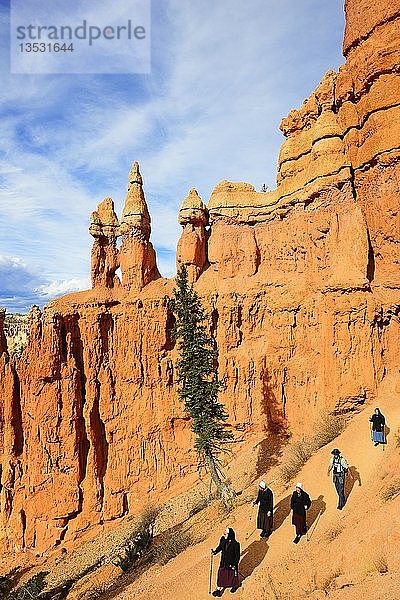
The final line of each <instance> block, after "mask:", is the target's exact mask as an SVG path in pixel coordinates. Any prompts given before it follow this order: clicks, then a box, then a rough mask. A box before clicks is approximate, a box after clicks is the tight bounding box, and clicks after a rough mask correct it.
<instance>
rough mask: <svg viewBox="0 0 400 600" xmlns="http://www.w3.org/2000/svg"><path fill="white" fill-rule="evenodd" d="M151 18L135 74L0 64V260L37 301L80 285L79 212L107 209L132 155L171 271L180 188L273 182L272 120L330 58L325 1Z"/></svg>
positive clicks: (190, 10)
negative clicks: (49, 71)
mask: <svg viewBox="0 0 400 600" xmlns="http://www.w3.org/2000/svg"><path fill="white" fill-rule="evenodd" d="M116 1H117V4H121V5H122V4H124V1H123V0H116ZM152 12H153V17H152V72H151V74H150V75H149V76H146V75H140V76H89V75H87V76H62V75H59V76H52V77H46V76H37V77H33V76H11V75H9V74H8V73H7V72H6V65H5V63H4V61H3V62H2V63H1V64H2V66H1V68H2V74H1V75H2V80H3V81H4V85H2V91H1V93H0V118H1V121H0V134H1V145H0V232H1V235H0V252H1V253H2V254H3V255H5V256H15V257H19V259H20V260H21V261H22V263H23V264H25V265H29V269H31V270H32V273H33V272H37V273H40V274H41V277H43V281H41V282H36V283H35V281H33V280H32V281H29V280H28V279H26V281H25V283H26V285H27V286H28V287H27V288H24V290H25V289H26V290H28V289H30V290H31V292H32V294H31V295H32V297H35V298H36V299H37V300H38V302H39V303H43V301H44V298H43V296H41V295H40V290H42V293H43V290H44V289H46V290H47V292H48V295H47V296H46V298H47V297H48V298H49V299H50V297H51V295H52V294H54V295H55V294H57V293H58V292H59V291H60V290H61V292H62V291H63V290H65V291H70V290H69V288H68V284H67V283H65V282H71V281H75V282H76V285H77V286H78V287H79V286H80V285H82V286H83V285H86V281H87V276H88V273H89V269H90V266H89V260H90V245H91V238H90V236H89V235H88V234H87V225H88V218H89V215H90V212H91V211H92V210H93V209H94V208H95V206H96V204H97V203H98V202H100V201H101V200H102V199H103V198H104V197H105V196H109V195H110V196H112V197H113V198H114V200H115V201H116V206H117V209H118V210H119V211H121V209H122V204H123V200H124V195H125V188H126V179H127V173H128V171H129V169H130V166H131V163H132V161H133V160H134V159H137V160H139V162H140V163H141V168H142V173H143V176H144V180H145V190H146V194H147V199H148V203H149V207H150V212H151V215H152V227H153V233H152V239H153V243H154V244H155V246H156V248H157V249H158V250H159V257H158V259H159V263H160V270H161V271H162V273H163V274H165V275H171V274H173V273H174V271H175V256H174V249H175V246H176V242H177V238H178V235H179V230H180V228H179V226H178V224H177V221H176V219H177V209H178V206H179V204H180V202H181V201H182V200H183V199H184V197H185V196H186V194H187V192H188V190H189V188H190V187H196V188H197V189H198V191H199V193H200V194H201V195H202V197H203V199H204V200H205V201H207V200H208V197H209V195H210V193H211V191H212V189H213V187H214V186H215V185H216V183H218V181H219V180H221V179H232V180H244V181H249V182H251V183H253V184H254V185H255V186H256V187H258V188H260V187H261V186H262V184H263V183H266V184H267V185H269V186H270V187H274V180H275V171H276V162H277V156H278V151H279V146H280V144H281V141H282V138H281V135H280V132H279V131H278V125H279V121H280V119H281V118H282V117H283V116H284V115H285V114H287V112H288V111H289V110H290V109H291V108H292V107H293V106H299V105H300V104H301V102H302V100H303V98H304V97H306V96H307V95H308V94H309V93H310V92H311V91H312V89H313V88H314V87H315V85H316V84H317V83H318V82H319V80H320V79H321V77H322V76H323V74H324V72H325V71H326V70H327V69H329V68H336V67H337V66H338V65H339V64H340V62H341V58H340V46H341V37H342V29H343V15H342V9H341V7H340V5H339V4H338V3H334V2H332V3H321V2H320V0H302V2H295V3H294V2H293V1H292V0H280V1H279V2H278V0H270V1H268V2H265V0H251V2H247V3H243V2H239V0H234V1H232V0H220V2H218V3H215V2H212V0H204V1H202V2H197V3H187V2H181V1H180V0H167V1H166V2H160V1H159V0H153V9H152ZM7 26H8V22H7V12H6V11H5V10H4V9H2V10H0V27H2V29H3V30H4V28H5V27H7ZM5 39H7V36H2V40H3V42H0V45H1V44H2V45H3V46H2V48H1V50H3V51H4V52H5V51H6V47H5V46H4V40H5ZM3 56H4V54H3ZM29 269H28V271H29ZM10 281H11V280H10ZM60 282H61V283H60ZM63 282H64V283H63ZM13 285H14V284H11V283H10V284H7V289H8V290H9V291H10V294H11V292H12V290H13V289H14V293H13V295H14V296H15V298H16V300H15V306H17V305H18V302H19V301H18V298H24V297H25V296H23V291H24V290H22V291H21V290H20V291H18V286H16V287H15V288H13V287H12V286H13ZM24 285H25V284H24ZM41 286H45V287H41ZM34 289H36V290H37V291H36V292H33V290H34ZM21 294H22V295H21ZM11 304H12V302H11V303H10V305H11Z"/></svg>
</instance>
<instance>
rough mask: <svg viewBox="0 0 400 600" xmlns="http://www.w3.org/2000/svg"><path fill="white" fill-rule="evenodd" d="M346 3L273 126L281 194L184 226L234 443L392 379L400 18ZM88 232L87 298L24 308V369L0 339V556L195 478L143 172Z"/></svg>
mask: <svg viewBox="0 0 400 600" xmlns="http://www.w3.org/2000/svg"><path fill="white" fill-rule="evenodd" d="M345 9H346V15H347V24H346V31H345V41H344V55H345V58H346V62H345V64H344V65H343V66H342V67H341V68H340V69H339V72H338V73H335V72H333V71H330V72H329V73H327V74H326V75H325V76H324V78H323V80H322V82H321V84H320V85H319V86H318V87H317V89H316V90H315V92H314V93H313V94H312V95H311V96H310V97H309V98H308V99H307V100H306V101H305V102H304V103H303V106H302V107H301V108H300V109H299V110H294V111H291V113H290V114H289V115H288V117H287V118H285V119H283V121H282V124H281V129H282V131H283V133H284V135H285V137H286V141H285V142H284V144H283V146H282V149H281V152H280V157H279V164H278V176H277V188H276V190H274V191H272V192H268V193H258V192H256V191H255V190H254V188H253V186H251V185H250V184H246V183H231V182H227V181H223V182H221V183H220V184H218V185H217V186H216V188H215V190H214V192H213V193H212V195H211V198H210V200H209V202H208V205H207V206H205V205H204V204H203V202H202V201H201V199H200V198H199V197H198V195H197V193H196V192H195V191H191V193H190V194H189V196H188V198H187V199H186V200H185V201H184V203H183V205H182V207H181V211H180V213H179V221H180V223H181V225H182V227H183V232H182V236H181V239H180V240H179V244H178V252H177V263H178V265H180V264H183V263H184V264H186V265H187V266H188V270H189V272H190V276H191V279H192V281H193V282H195V286H196V289H197V290H198V292H199V293H200V294H201V296H202V298H203V300H204V303H205V305H206V306H207V308H208V309H209V311H210V329H211V331H212V333H213V335H214V336H215V339H216V341H217V344H218V349H219V372H220V377H221V378H222V379H224V381H225V383H226V390H225V392H224V393H223V394H222V396H221V400H222V401H223V402H224V403H225V404H226V407H227V410H228V412H229V416H230V419H229V425H230V426H231V427H232V428H233V430H234V432H235V433H236V435H237V438H238V446H239V445H240V443H241V442H240V440H244V441H245V440H246V438H247V437H248V436H249V435H250V434H251V435H255V436H258V437H259V439H261V438H263V437H265V436H268V435H269V434H270V433H273V432H275V431H276V429H277V428H287V429H289V430H290V431H291V432H292V433H293V434H294V435H301V434H302V433H303V431H304V430H306V431H307V430H308V429H311V428H312V427H313V423H314V422H315V420H316V419H317V418H318V417H319V416H320V414H321V413H324V412H326V411H336V412H348V411H354V410H355V409H358V408H359V407H360V406H362V405H363V404H364V403H365V402H369V401H371V400H372V399H373V398H374V397H375V395H376V390H377V387H378V385H379V384H380V383H381V382H382V380H384V379H385V377H387V375H388V373H390V372H392V371H393V370H396V369H398V368H399V350H398V338H399V318H398V315H399V312H400V275H399V273H400V271H399V268H398V266H399V241H400V228H399V214H398V205H399V196H400V194H399V169H400V167H399V157H400V125H399V124H400V120H399V113H400V108H399V98H400V93H399V92H400V78H399V77H398V72H399V68H400V67H399V64H400V56H399V55H400V47H399V29H400V27H399V18H400V5H399V2H398V0H396V2H393V1H391V2H389V0H377V1H376V2H375V3H374V4H372V3H371V2H370V0H347V1H346V2H345ZM90 233H91V234H92V235H93V237H94V244H93V250H92V285H93V288H92V290H89V291H87V292H82V293H79V294H74V295H69V296H65V297H63V298H60V299H58V300H56V301H53V302H52V303H50V304H49V305H48V306H47V307H46V308H45V309H44V311H43V314H42V313H40V311H39V310H38V309H34V310H33V311H31V313H30V316H29V321H30V327H31V333H30V340H29V347H28V348H27V350H26V351H25V352H24V353H23V355H22V357H21V359H19V360H14V359H11V358H10V356H9V352H8V351H7V343H6V339H5V337H4V335H3V334H1V335H0V353H1V357H0V392H1V393H0V399H1V400H0V454H1V480H0V481H1V492H0V545H1V547H2V549H3V551H4V553H6V552H8V553H9V556H10V557H11V558H10V560H11V561H12V560H14V559H13V558H12V557H14V556H15V554H18V553H19V552H20V551H24V552H25V553H26V557H28V556H31V555H34V554H42V553H43V552H46V551H48V550H50V549H51V548H54V547H55V546H57V545H59V544H61V543H70V544H71V543H73V541H74V539H75V538H76V537H77V536H79V535H82V533H83V532H84V531H86V530H88V529H89V528H91V527H94V526H96V525H102V524H103V523H104V522H108V521H112V520H115V519H119V518H121V517H123V516H125V515H127V514H132V513H133V514H134V513H136V512H137V511H138V510H139V509H140V507H141V506H142V505H143V504H144V503H145V502H147V500H148V499H150V500H153V501H154V500H155V501H159V500H161V499H166V498H168V497H172V496H173V495H174V494H176V493H177V492H178V491H179V490H180V489H184V488H185V487H187V486H188V485H190V483H191V482H193V481H194V480H195V478H196V458H195V456H194V454H193V451H192V449H191V434H190V424H189V423H188V421H187V419H186V417H185V415H184V414H183V412H182V407H181V406H180V404H179V402H178V400H177V395H176V386H175V381H174V362H175V360H176V351H175V348H174V342H173V340H172V338H171V331H172V327H173V317H172V315H171V313H170V311H169V309H168V297H169V296H170V295H171V291H172V288H173V281H171V280H166V279H163V278H161V277H160V275H159V272H158V269H157V264H156V255H155V252H154V249H153V246H152V244H151V242H150V233H151V219H150V215H149V212H148V209H147V204H146V200H145V196H144V191H143V181H142V177H141V174H140V172H139V167H138V165H137V164H136V163H135V164H134V166H133V168H132V171H131V173H130V176H129V186H128V193H127V197H126V201H125V206H124V210H123V213H122V216H121V219H119V218H118V217H117V215H116V214H115V212H114V207H113V202H112V200H111V199H109V198H106V199H105V200H104V201H103V202H102V203H101V204H100V205H99V207H98V209H97V211H95V212H94V213H93V214H92V216H91V220H90ZM119 237H121V238H122V243H121V247H120V249H118V244H117V240H118V238H119ZM119 268H120V269H121V273H122V278H121V281H120V279H119V277H118V275H117V272H118V269H119ZM3 320H4V315H3V314H0V321H1V324H2V322H3ZM1 330H2V328H1V327H0V331H1ZM93 531H95V530H93ZM16 560H19V558H17V559H16Z"/></svg>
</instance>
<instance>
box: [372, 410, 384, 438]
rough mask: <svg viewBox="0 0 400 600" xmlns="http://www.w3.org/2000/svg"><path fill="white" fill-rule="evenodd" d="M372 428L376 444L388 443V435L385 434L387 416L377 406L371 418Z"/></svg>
mask: <svg viewBox="0 0 400 600" xmlns="http://www.w3.org/2000/svg"><path fill="white" fill-rule="evenodd" d="M370 423H372V425H371V429H372V441H373V442H374V446H379V444H386V436H385V417H384V416H383V414H382V413H381V411H380V410H379V408H376V409H375V411H374V414H373V415H372V417H371V418H370Z"/></svg>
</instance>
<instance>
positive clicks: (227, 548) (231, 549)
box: [213, 536, 240, 569]
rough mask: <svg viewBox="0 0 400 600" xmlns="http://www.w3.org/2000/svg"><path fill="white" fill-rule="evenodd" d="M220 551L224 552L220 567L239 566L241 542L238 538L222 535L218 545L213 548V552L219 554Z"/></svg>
mask: <svg viewBox="0 0 400 600" xmlns="http://www.w3.org/2000/svg"><path fill="white" fill-rule="evenodd" d="M218 552H222V555H221V562H220V564H219V566H220V567H225V568H227V569H229V568H235V569H237V568H238V566H239V560H240V544H239V542H237V541H236V540H227V539H225V538H224V536H222V538H221V539H220V540H219V545H218V547H217V548H215V550H213V554H218Z"/></svg>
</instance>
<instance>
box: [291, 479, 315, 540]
mask: <svg viewBox="0 0 400 600" xmlns="http://www.w3.org/2000/svg"><path fill="white" fill-rule="evenodd" d="M310 506H311V498H310V496H309V495H308V494H307V492H305V491H304V490H303V484H302V483H297V484H296V489H295V490H294V492H293V494H292V498H291V500H290V508H291V509H292V511H293V515H292V524H293V525H294V526H295V528H296V537H295V538H294V540H293V543H294V544H298V543H299V541H300V538H301V536H302V535H304V534H305V533H307V523H306V512H307V510H308V509H309V508H310Z"/></svg>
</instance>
